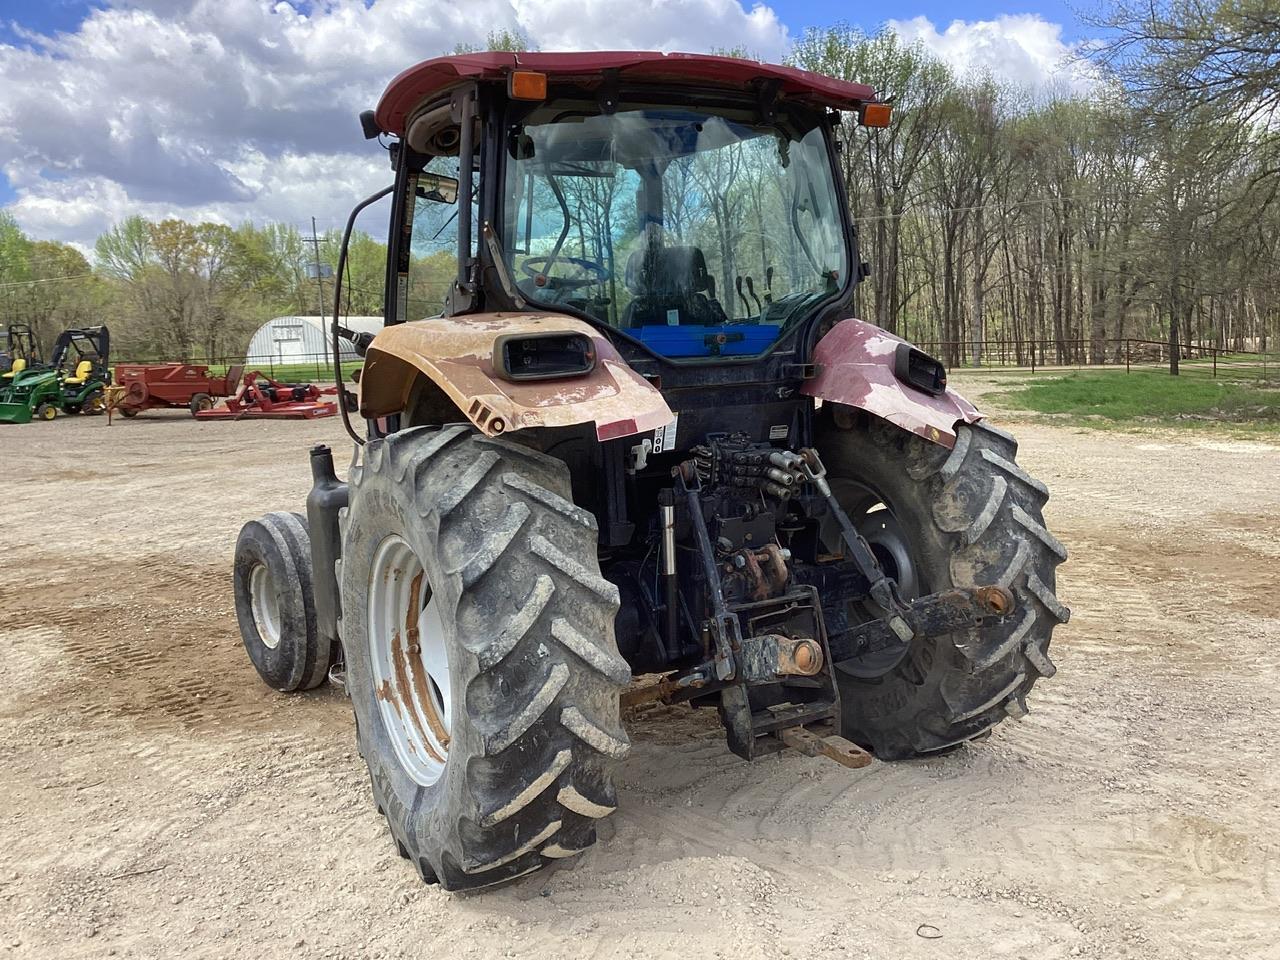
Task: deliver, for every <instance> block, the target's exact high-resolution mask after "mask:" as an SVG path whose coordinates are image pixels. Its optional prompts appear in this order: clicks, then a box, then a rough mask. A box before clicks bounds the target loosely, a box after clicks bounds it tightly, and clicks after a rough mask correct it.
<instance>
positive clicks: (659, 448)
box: [653, 413, 680, 453]
mask: <svg viewBox="0 0 1280 960" xmlns="http://www.w3.org/2000/svg"><path fill="white" fill-rule="evenodd" d="M679 422H680V414H678V413H677V414H676V415H675V416H674V417H672V418H671V422H670V423H668V424H667V425H666V426H664V427H659V428H658V429H657V430H655V431H653V452H654V453H666V452H667V451H669V450H674V449H675V448H676V425H677V424H678V423H679Z"/></svg>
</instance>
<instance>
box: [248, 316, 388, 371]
mask: <svg viewBox="0 0 1280 960" xmlns="http://www.w3.org/2000/svg"><path fill="white" fill-rule="evenodd" d="M329 323H330V321H327V320H322V319H321V318H320V317H275V318H273V319H271V320H268V321H267V322H266V323H264V324H263V325H262V326H260V327H259V328H258V329H257V330H256V331H255V332H254V334H253V336H252V337H251V338H250V340H249V349H248V351H246V353H247V356H246V357H245V362H246V363H250V364H254V363H311V362H316V361H320V360H322V359H323V358H324V357H326V356H328V354H329V352H330V351H331V350H332V349H333V347H332V346H331V345H330V343H329V329H330V328H329ZM342 325H343V326H344V327H348V328H350V329H352V330H355V331H357V332H358V333H377V332H378V331H379V330H381V329H382V317H343V318H342ZM342 359H343V360H358V359H360V358H359V357H358V356H356V352H355V350H353V349H352V348H351V344H350V342H348V341H347V340H345V339H344V340H343V341H342Z"/></svg>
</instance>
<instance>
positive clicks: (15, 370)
mask: <svg viewBox="0 0 1280 960" xmlns="http://www.w3.org/2000/svg"><path fill="white" fill-rule="evenodd" d="M25 369H27V361H26V360H24V359H23V358H22V357H15V358H14V361H13V366H12V367H11V368H10V369H9V372H8V373H0V377H4V379H6V380H12V379H13V378H14V377H16V376H17V375H18V374H20V373H21V372H22V371H23V370H25Z"/></svg>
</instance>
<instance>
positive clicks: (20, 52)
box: [0, 0, 787, 244]
mask: <svg viewBox="0 0 1280 960" xmlns="http://www.w3.org/2000/svg"><path fill="white" fill-rule="evenodd" d="M503 28H507V29H510V28H518V29H520V30H522V31H523V32H524V33H525V34H526V35H527V36H528V37H529V38H530V39H531V40H532V41H533V42H534V43H535V44H537V45H538V46H539V47H540V48H542V49H544V50H551V49H592V48H596V49H599V48H612V49H651V48H658V49H663V50H673V49H685V50H698V49H706V48H707V47H708V46H710V45H712V44H714V45H715V46H718V47H733V46H739V45H741V46H744V47H746V48H747V49H749V50H752V51H756V52H759V53H760V54H761V55H762V56H766V57H774V58H776V57H779V56H781V55H782V53H783V52H784V48H785V44H786V41H787V33H786V29H785V27H783V26H782V24H781V23H780V22H779V21H778V18H777V16H776V15H775V14H774V13H773V11H772V10H771V9H769V8H768V7H765V6H762V5H757V6H755V7H754V8H752V9H751V10H746V9H744V8H743V6H742V5H741V4H740V3H739V2H738V0H593V2H590V3H582V2H581V0H468V2H466V3H457V2H455V0H372V2H366V0H313V2H310V3H303V2H302V0H292V2H285V0H115V2H114V3H113V4H112V5H110V6H107V7H106V8H104V9H100V10H95V11H93V12H91V13H90V14H89V15H88V17H87V18H86V19H85V20H84V21H83V22H82V23H81V24H80V25H79V27H78V28H77V29H76V30H75V31H73V32H70V33H65V34H58V35H54V36H41V35H38V34H34V33H32V32H30V31H29V30H27V31H23V30H21V28H17V29H16V30H15V32H17V33H18V35H19V36H20V37H21V38H22V39H21V42H19V43H17V44H4V43H0V168H2V169H3V170H4V172H5V174H6V176H7V177H8V178H9V181H10V184H11V185H12V186H13V188H14V190H15V191H16V193H17V199H16V200H15V201H14V202H13V203H12V204H11V205H10V210H11V211H12V212H13V214H14V215H15V216H16V217H17V219H18V221H19V223H20V224H21V225H22V226H23V227H24V228H25V229H27V230H28V231H29V232H30V233H32V234H33V235H35V236H38V237H42V238H53V239H62V240H69V241H75V242H77V243H80V244H90V243H92V241H93V239H94V237H95V236H96V235H97V234H98V233H99V232H100V231H101V230H103V229H105V228H106V227H107V226H109V225H110V224H111V223H113V222H115V221H116V220H118V219H120V218H121V217H124V216H127V215H129V214H132V213H140V214H142V215H144V216H149V217H160V216H181V217H185V218H189V219H197V218H207V219H213V220H219V221H223V222H229V223H236V222H239V221H241V220H244V219H253V220H256V221H259V222H262V221H266V220H282V221H286V222H293V223H304V222H306V221H307V219H308V218H309V217H310V216H311V215H312V214H315V215H317V216H318V217H320V218H321V220H322V226H324V225H328V226H332V225H334V224H336V223H337V222H339V220H340V219H341V218H343V217H344V216H345V213H346V211H347V210H348V209H349V208H350V206H351V205H352V204H353V203H354V201H355V200H356V199H359V198H360V197H362V196H365V195H366V194H368V193H369V192H372V190H374V189H376V188H377V187H378V186H380V185H382V183H383V182H385V181H386V180H387V179H388V178H389V175H390V171H389V168H388V167H387V164H386V159H385V155H384V154H383V152H382V151H381V150H380V149H379V148H378V147H377V146H376V144H369V143H365V142H364V141H362V139H361V136H360V131H359V127H358V124H357V122H356V115H357V114H358V113H359V111H360V110H362V109H365V108H368V107H371V106H373V105H374V104H375V103H376V101H377V98H378V96H379V94H380V93H381V91H382V89H383V88H384V87H385V85H386V83H387V82H388V81H389V80H390V79H391V78H392V77H393V76H394V75H395V74H396V73H398V72H399V71H400V70H402V69H404V68H405V67H407V66H409V65H411V64H413V63H415V62H417V61H418V60H421V59H424V58H427V57H431V56H436V55H438V54H440V53H443V52H447V51H449V50H451V49H452V48H453V47H454V45H455V44H458V43H473V44H475V43H482V42H483V41H484V38H485V36H486V35H487V34H488V33H489V32H490V31H493V30H498V29H503Z"/></svg>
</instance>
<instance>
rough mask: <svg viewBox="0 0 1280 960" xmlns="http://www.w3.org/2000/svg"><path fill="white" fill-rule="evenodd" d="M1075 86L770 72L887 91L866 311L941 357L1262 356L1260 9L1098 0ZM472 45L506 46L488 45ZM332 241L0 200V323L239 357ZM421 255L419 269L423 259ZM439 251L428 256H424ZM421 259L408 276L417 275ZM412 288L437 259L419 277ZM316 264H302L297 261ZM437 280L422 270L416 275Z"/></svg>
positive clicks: (870, 72)
mask: <svg viewBox="0 0 1280 960" xmlns="http://www.w3.org/2000/svg"><path fill="white" fill-rule="evenodd" d="M1097 26H1098V27H1099V28H1100V29H1102V32H1103V35H1104V36H1106V37H1108V38H1109V39H1108V40H1107V41H1106V42H1105V43H1104V44H1101V45H1097V46H1094V47H1092V48H1091V50H1090V54H1091V57H1092V60H1091V61H1090V63H1089V64H1088V68H1089V69H1090V70H1092V71H1093V72H1094V76H1095V78H1096V79H1095V81H1094V82H1093V83H1092V84H1091V85H1090V87H1089V90H1088V92H1087V93H1076V94H1071V93H1068V92H1059V93H1049V94H1046V93H1044V92H1043V91H1040V92H1037V91H1032V90H1029V89H1018V88H1016V87H1011V86H1009V85H1007V84H1001V83H999V82H997V81H996V80H995V79H993V78H991V77H988V76H957V75H956V73H955V72H954V71H952V70H951V69H949V68H948V67H947V66H946V65H945V64H944V63H942V62H941V61H940V60H939V59H937V58H936V57H934V56H932V55H931V54H930V53H929V52H928V51H926V50H925V49H924V48H923V47H922V46H920V45H911V44H906V43H904V42H903V41H902V40H900V39H899V38H898V37H897V36H896V35H895V34H893V33H892V32H891V31H888V30H883V31H881V32H878V33H874V34H867V33H864V32H862V31H860V30H858V29H856V28H852V27H849V26H846V25H836V26H833V27H829V28H825V29H814V30H810V31H808V32H807V33H806V34H805V35H804V36H803V37H802V38H801V39H800V40H799V41H798V42H797V43H796V45H795V47H794V49H793V51H792V54H791V57H790V62H792V63H793V64H794V65H796V66H799V67H802V68H804V69H808V70H813V71H816V72H820V73H824V74H828V75H831V76H836V77H841V78H845V79H849V80H855V81H858V82H862V83H868V84H871V85H872V86H874V87H875V88H876V89H877V90H879V91H880V92H881V94H882V95H883V96H885V97H886V98H889V99H891V101H892V103H893V122H892V124H891V125H890V126H889V127H888V128H886V129H880V130H872V129H867V128H862V127H858V126H857V125H856V122H855V121H854V119H853V118H851V117H847V118H846V119H845V120H844V122H843V129H842V131H841V137H840V139H841V145H842V147H843V149H842V153H841V159H840V163H841V173H842V176H843V179H844V185H845V188H846V191H847V194H848V197H849V203H850V209H851V215H852V218H853V220H854V222H855V224H856V226H857V229H858V234H859V248H860V253H861V256H862V258H863V259H864V260H866V261H867V263H868V265H869V268H870V276H869V279H868V281H867V282H866V283H864V284H863V285H862V287H861V288H860V290H859V301H860V302H859V304H858V306H859V312H860V313H861V315H862V316H864V317H865V318H867V319H870V320H873V321H875V322H876V323H878V324H880V325H881V326H883V327H885V328H886V329H889V330H891V331H894V332H896V333H899V334H900V335H902V336H904V337H907V338H909V339H913V340H916V341H919V342H924V343H929V344H932V345H933V346H934V348H935V349H936V350H937V351H938V352H940V353H941V354H942V357H943V359H944V360H945V361H946V362H947V363H948V364H949V365H951V366H955V365H958V364H962V363H981V362H983V360H984V358H990V356H991V353H992V352H993V350H994V349H995V348H996V345H998V347H999V349H1000V351H1001V352H1002V355H1007V356H1009V357H1011V358H1013V359H1016V360H1017V361H1019V362H1023V363H1026V362H1031V361H1032V360H1034V361H1035V362H1037V363H1051V362H1075V361H1081V360H1087V361H1089V362H1094V363H1097V362H1106V361H1108V360H1112V361H1113V360H1116V359H1119V358H1120V357H1119V351H1120V349H1121V348H1120V346H1119V345H1118V342H1117V341H1121V340H1123V339H1125V338H1139V339H1154V340H1162V341H1166V342H1167V343H1169V344H1170V350H1169V356H1170V363H1171V369H1172V371H1173V372H1176V371H1177V364H1178V359H1179V354H1180V350H1179V349H1175V348H1174V345H1178V344H1186V343H1191V344H1199V345H1206V346H1207V345H1211V346H1216V347H1220V348H1225V349H1237V350H1266V349H1267V348H1268V346H1269V345H1272V344H1273V343H1274V338H1275V336H1276V333H1277V329H1276V328H1277V326H1278V317H1280V202H1278V196H1277V192H1278V190H1280V136H1278V133H1277V120H1280V117H1277V115H1276V108H1277V105H1280V12H1276V11H1273V10H1272V9H1270V8H1269V7H1268V5H1267V4H1265V3H1259V2H1257V0H1216V2H1214V3H1212V4H1207V3H1205V2H1204V0H1162V2H1158V3H1156V4H1150V3H1147V2H1146V0H1142V2H1141V3H1134V4H1131V0H1119V2H1118V3H1117V4H1115V5H1114V6H1112V8H1111V10H1110V12H1109V14H1108V15H1107V16H1106V17H1105V19H1102V20H1100V21H1099V22H1098V24H1097ZM489 45H490V47H492V48H495V49H501V48H510V47H512V46H518V47H521V48H527V47H528V43H527V40H525V39H524V38H522V37H519V36H517V35H506V34H498V35H495V36H493V37H491V38H490V44H489ZM337 244H338V237H337V235H336V234H334V233H327V234H324V235H322V236H320V237H319V238H318V240H316V241H314V242H313V241H311V240H310V239H309V235H308V234H304V233H303V232H301V231H299V230H298V229H296V228H295V227H293V226H290V225H278V224H268V225H265V226H256V225H254V224H242V225H241V226H239V227H229V226H226V225H223V224H215V223H198V224H193V223H187V222H184V221H181V220H165V221H161V222H149V221H146V220H144V219H142V218H139V217H132V218H129V219H127V220H125V221H123V222H121V223H119V224H117V225H115V226H114V227H113V228H111V229H110V230H108V231H107V232H106V233H104V234H103V235H102V236H101V237H99V238H98V240H97V243H96V245H95V249H94V257H93V262H92V264H91V263H90V261H89V259H88V258H86V257H85V256H84V255H83V254H81V253H80V252H79V251H78V250H76V249H75V248H73V247H71V246H68V245H66V244H60V243H56V242H52V241H43V240H36V239H33V238H30V237H27V236H25V235H24V234H23V233H22V231H21V230H20V229H19V228H18V226H17V224H16V223H15V222H14V221H13V219H12V217H10V216H9V215H7V214H5V213H4V212H3V211H0V312H2V314H0V323H3V322H14V321H18V322H28V323H31V324H33V325H34V326H35V327H36V328H37V330H38V331H39V332H40V334H41V336H42V338H43V339H44V340H45V342H46V343H48V342H49V341H50V340H51V339H52V337H53V336H54V335H56V333H57V331H58V330H59V329H61V328H62V327H65V326H72V325H79V324H86V323H90V322H103V321H105V322H109V323H111V324H112V327H113V332H115V333H116V342H117V344H118V348H117V350H116V351H115V352H116V353H117V354H118V355H120V356H125V355H128V356H131V357H133V356H136V357H140V358H141V357H198V356H205V357H214V356H224V355H231V354H235V353H238V352H242V351H243V350H244V348H245V345H246V344H247V341H248V338H249V336H250V334H251V333H252V331H253V330H254V329H256V327H257V326H258V325H259V324H260V323H262V322H263V321H264V320H266V319H268V318H269V317H272V316H276V315H281V314H315V313H318V312H320V310H321V291H322V290H323V291H324V304H325V306H324V308H323V309H324V311H325V312H326V313H327V312H328V311H329V309H331V307H330V304H331V302H332V296H333V290H332V280H331V279H330V280H326V279H325V278H324V277H323V276H322V277H320V278H317V277H316V276H315V273H316V271H315V270H314V269H313V266H314V264H315V263H316V262H317V261H319V262H320V263H321V264H325V265H328V266H329V267H330V268H332V266H333V265H334V264H335V263H336V252H337ZM432 259H433V260H436V259H439V258H432ZM446 259H447V258H446ZM384 263H385V245H384V244H382V243H380V242H379V241H377V240H375V239H373V238H372V237H370V236H368V235H366V234H357V235H356V236H355V238H354V240H353V244H352V248H351V253H350V266H351V276H350V290H349V305H350V306H349V312H350V313H351V314H379V313H381V312H382V288H383V275H384V274H383V271H384ZM424 269H425V268H424ZM430 270H431V271H432V275H431V276H430V277H429V278H426V279H425V281H424V282H425V285H426V287H427V288H428V289H434V288H435V287H437V286H443V285H444V284H445V283H447V274H448V272H449V267H448V264H447V263H444V262H443V261H442V262H441V263H434V262H433V263H432V264H431V265H430ZM321 272H322V273H323V271H321ZM436 273H440V276H439V277H436V276H435V274H436Z"/></svg>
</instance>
